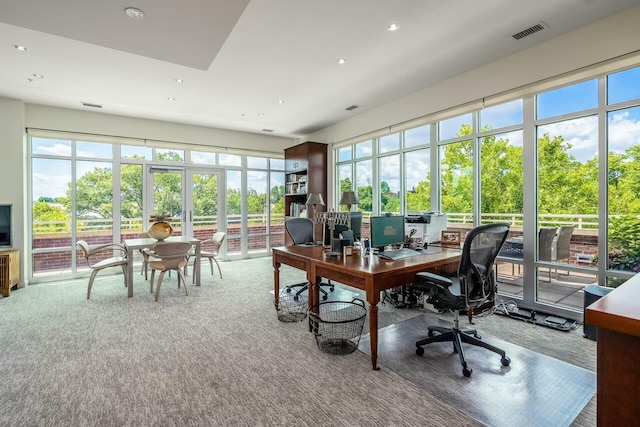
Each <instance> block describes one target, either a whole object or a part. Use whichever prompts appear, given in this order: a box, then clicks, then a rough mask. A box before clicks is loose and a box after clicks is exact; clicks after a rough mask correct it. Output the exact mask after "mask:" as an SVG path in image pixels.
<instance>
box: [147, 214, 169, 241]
mask: <svg viewBox="0 0 640 427" xmlns="http://www.w3.org/2000/svg"><path fill="white" fill-rule="evenodd" d="M170 218H171V217H170V216H166V215H165V216H155V215H151V219H149V221H151V222H153V224H151V226H150V227H149V229H148V230H147V233H149V236H151V237H153V238H154V239H156V240H157V241H159V242H162V241H163V240H164V239H166V238H167V237H169V236H171V234H173V228H171V225H170V224H169V223H168V222H166V221H165V219H170Z"/></svg>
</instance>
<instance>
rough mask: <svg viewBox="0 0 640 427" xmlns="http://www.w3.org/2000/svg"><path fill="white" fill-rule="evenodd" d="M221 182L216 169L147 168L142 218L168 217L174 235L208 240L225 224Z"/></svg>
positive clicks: (221, 173)
mask: <svg viewBox="0 0 640 427" xmlns="http://www.w3.org/2000/svg"><path fill="white" fill-rule="evenodd" d="M223 180H224V173H223V172H222V171H220V170H211V169H196V168H178V167H176V168H172V167H164V166H149V167H148V173H147V182H146V188H147V192H146V203H145V210H146V212H145V218H149V217H150V216H151V215H169V216H171V226H172V227H173V233H174V235H183V236H194V237H198V238H202V239H205V238H210V237H211V236H212V235H213V233H215V232H216V231H218V227H222V228H224V225H225V222H224V221H219V218H220V219H222V218H224V204H222V203H220V200H224V199H223V198H222V197H223V194H222V193H223V191H224V190H223V189H224V186H223V185H222V184H223Z"/></svg>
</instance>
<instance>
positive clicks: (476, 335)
mask: <svg viewBox="0 0 640 427" xmlns="http://www.w3.org/2000/svg"><path fill="white" fill-rule="evenodd" d="M473 336H474V337H475V338H477V339H479V340H481V339H482V336H480V334H473Z"/></svg>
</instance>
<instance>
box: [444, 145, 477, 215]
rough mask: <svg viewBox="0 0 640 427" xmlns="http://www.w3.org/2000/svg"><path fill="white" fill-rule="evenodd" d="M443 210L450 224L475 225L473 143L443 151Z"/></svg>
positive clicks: (447, 147)
mask: <svg viewBox="0 0 640 427" xmlns="http://www.w3.org/2000/svg"><path fill="white" fill-rule="evenodd" d="M439 154H440V169H441V172H440V173H441V181H442V182H441V184H440V185H441V190H440V194H441V199H442V202H441V207H440V210H441V211H442V212H446V213H447V222H448V223H450V224H451V223H457V224H467V225H470V226H471V225H473V153H472V145H471V141H470V140H467V141H461V142H456V143H453V144H448V145H444V146H442V147H440V150H439Z"/></svg>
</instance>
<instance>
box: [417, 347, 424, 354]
mask: <svg viewBox="0 0 640 427" xmlns="http://www.w3.org/2000/svg"><path fill="white" fill-rule="evenodd" d="M416 354H417V355H418V356H422V355H423V354H424V348H422V347H418V348H416Z"/></svg>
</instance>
